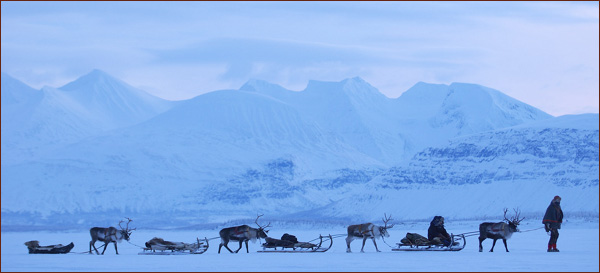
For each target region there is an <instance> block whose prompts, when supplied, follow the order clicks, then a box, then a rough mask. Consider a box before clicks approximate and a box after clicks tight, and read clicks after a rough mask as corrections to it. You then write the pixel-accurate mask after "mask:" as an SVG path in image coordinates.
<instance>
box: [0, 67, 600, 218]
mask: <svg viewBox="0 0 600 273" xmlns="http://www.w3.org/2000/svg"><path fill="white" fill-rule="evenodd" d="M5 77H8V76H5V75H4V74H3V81H2V96H3V97H2V98H3V102H2V110H3V113H2V119H3V127H2V136H3V137H2V145H3V149H2V226H3V227H15V226H20V225H25V224H32V223H33V224H37V225H43V226H59V225H61V224H64V223H67V224H69V225H80V226H86V225H90V224H92V223H94V222H95V221H100V220H101V219H113V218H121V217H123V215H124V214H125V215H128V216H130V217H136V219H138V221H143V222H144V223H146V224H147V225H150V226H154V227H160V226H162V225H168V226H186V225H194V224H202V223H206V222H211V221H213V222H214V221H216V222H222V221H228V220H232V219H240V218H247V217H248V215H255V214H256V213H257V212H260V213H264V214H265V215H269V217H275V218H279V219H298V218H302V219H311V220H317V221H319V220H322V221H337V220H339V221H347V220H349V219H353V220H359V219H379V218H380V216H381V215H382V214H383V213H384V212H388V213H394V214H395V215H399V216H398V217H403V218H405V219H425V218H429V217H431V216H433V215H438V214H444V215H447V216H449V217H457V218H478V217H482V216H489V215H496V214H498V213H501V209H502V208H503V207H505V206H507V207H520V208H521V209H522V210H523V211H524V213H525V214H527V213H529V214H532V215H534V214H536V213H537V214H539V212H540V211H541V210H543V209H545V206H546V203H547V202H549V201H548V200H546V199H548V198H550V197H552V196H554V195H556V194H560V195H563V194H564V195H565V197H564V199H563V200H565V201H566V200H569V199H575V200H577V201H575V200H573V202H572V203H570V206H567V207H565V210H568V211H569V212H574V213H578V214H580V215H590V214H592V215H594V214H595V215H597V213H598V196H597V192H598V115H597V114H595V115H578V116H565V117H557V118H554V117H552V116H550V115H548V114H546V113H544V112H542V111H540V110H538V109H535V108H533V107H531V106H529V105H527V104H524V103H522V102H519V101H517V100H515V99H513V98H510V97H508V96H506V95H504V94H502V93H500V92H499V91H496V90H493V89H489V88H486V87H482V86H479V85H472V84H457V83H455V84H451V85H449V86H448V85H433V84H426V83H418V84H416V85H415V86H414V87H412V88H411V89H409V90H408V91H407V92H405V93H404V94H403V95H402V96H400V97H399V98H397V99H390V98H387V97H385V96H384V95H382V94H381V93H379V91H378V90H377V89H376V88H374V87H373V86H371V85H369V84H368V83H366V82H365V81H364V80H362V79H360V78H358V77H356V78H351V79H346V80H343V81H341V82H322V81H310V82H309V84H308V86H307V87H306V88H305V89H304V90H302V91H291V90H287V89H285V88H283V87H281V86H278V85H275V84H271V83H267V82H264V81H260V80H250V81H248V82H247V83H246V84H244V85H243V86H242V87H241V88H240V90H220V91H214V92H211V93H207V94H204V95H200V96H197V97H195V98H192V99H189V100H186V101H181V102H176V103H172V102H166V101H162V100H160V99H156V98H154V97H151V96H149V95H147V94H146V93H144V92H143V91H141V90H137V89H135V88H132V87H130V86H129V85H127V84H126V83H123V82H121V81H119V80H117V79H114V78H113V77H111V76H109V75H107V74H106V73H104V72H101V71H93V72H91V73H90V74H88V75H85V76H83V77H81V78H80V79H78V80H76V81H75V82H73V83H70V84H67V85H65V86H64V87H61V88H60V89H54V88H50V87H47V88H44V89H43V90H41V91H37V90H33V89H31V88H27V87H26V86H25V85H24V84H22V83H19V82H18V81H16V80H14V79H11V78H7V80H6V82H5V80H4V79H5ZM5 86H6V87H5ZM5 97H7V100H6V102H5V101H4V98H5ZM5 104H6V105H8V106H7V108H6V109H7V110H6V112H7V113H9V114H7V117H9V116H11V117H15V116H16V117H22V118H23V120H24V121H25V123H18V122H13V123H12V124H11V123H10V122H9V126H5V125H4V120H5V108H4V107H5ZM28 113H33V114H32V115H31V116H28V115H27V114H28ZM23 132H30V133H29V134H26V133H23ZM5 134H6V135H7V136H9V137H7V138H6V139H5ZM23 136H25V137H23ZM21 139H23V140H21ZM25 140H27V141H25ZM17 144H18V145H17ZM5 145H6V147H8V148H9V149H7V150H6V151H5V149H4V147H5ZM26 152H27V153H26ZM13 156H14V157H15V158H13ZM594 194H595V196H594ZM474 204H476V205H474ZM565 204H567V202H565ZM498 211H499V212H498ZM336 219H337V220H336Z"/></svg>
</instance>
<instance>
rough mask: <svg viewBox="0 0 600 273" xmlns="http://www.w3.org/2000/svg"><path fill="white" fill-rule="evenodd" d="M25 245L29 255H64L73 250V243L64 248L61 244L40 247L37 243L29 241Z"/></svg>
mask: <svg viewBox="0 0 600 273" xmlns="http://www.w3.org/2000/svg"><path fill="white" fill-rule="evenodd" d="M25 245H26V246H27V249H28V250H29V254H65V253H69V251H71V249H73V247H74V246H75V245H74V244H73V242H71V243H70V244H68V245H66V246H64V245H62V244H58V245H49V246H40V242H39V241H29V242H26V243H25Z"/></svg>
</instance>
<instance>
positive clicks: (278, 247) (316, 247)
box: [258, 233, 333, 253]
mask: <svg viewBox="0 0 600 273" xmlns="http://www.w3.org/2000/svg"><path fill="white" fill-rule="evenodd" d="M285 235H288V234H287V233H286V234H284V236H285ZM292 237H293V238H294V239H295V236H292ZM282 238H285V237H282ZM316 240H319V243H318V244H313V243H310V242H298V241H297V240H295V242H294V240H279V239H275V238H271V237H267V238H265V241H266V243H264V244H262V247H263V250H259V251H258V252H261V253H312V252H325V251H327V250H329V249H330V248H331V246H332V245H333V239H332V238H331V235H328V236H321V235H319V238H317V239H314V240H312V241H316ZM312 241H311V242H312ZM324 241H325V242H327V241H329V246H326V247H325V246H323V242H324ZM326 244H327V243H326Z"/></svg>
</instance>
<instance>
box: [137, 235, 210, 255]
mask: <svg viewBox="0 0 600 273" xmlns="http://www.w3.org/2000/svg"><path fill="white" fill-rule="evenodd" d="M207 250H208V239H206V238H204V240H200V239H198V238H196V242H195V243H191V244H188V243H184V242H171V241H165V240H163V239H162V238H157V237H154V238H152V240H150V241H148V242H146V247H145V248H144V250H143V251H142V252H140V253H138V255H188V254H202V253H204V252H206V251H207Z"/></svg>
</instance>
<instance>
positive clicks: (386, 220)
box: [382, 213, 394, 228]
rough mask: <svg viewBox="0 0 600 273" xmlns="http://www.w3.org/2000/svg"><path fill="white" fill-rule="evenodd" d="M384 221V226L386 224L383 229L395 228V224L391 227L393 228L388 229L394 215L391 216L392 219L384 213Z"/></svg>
mask: <svg viewBox="0 0 600 273" xmlns="http://www.w3.org/2000/svg"><path fill="white" fill-rule="evenodd" d="M382 220H383V224H384V225H383V227H384V228H393V227H394V224H392V225H391V226H389V227H388V225H387V223H388V222H389V221H391V220H393V219H392V215H391V214H390V217H388V216H387V214H385V213H384V214H383V219H382Z"/></svg>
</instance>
